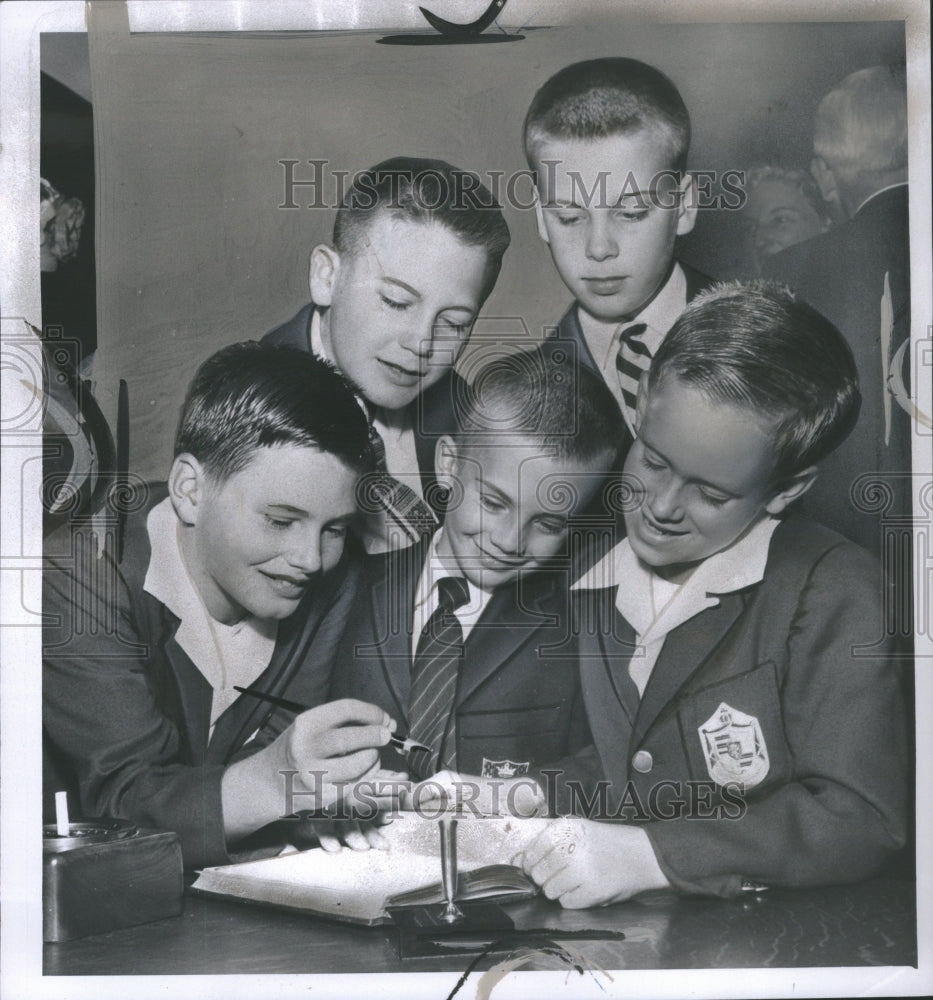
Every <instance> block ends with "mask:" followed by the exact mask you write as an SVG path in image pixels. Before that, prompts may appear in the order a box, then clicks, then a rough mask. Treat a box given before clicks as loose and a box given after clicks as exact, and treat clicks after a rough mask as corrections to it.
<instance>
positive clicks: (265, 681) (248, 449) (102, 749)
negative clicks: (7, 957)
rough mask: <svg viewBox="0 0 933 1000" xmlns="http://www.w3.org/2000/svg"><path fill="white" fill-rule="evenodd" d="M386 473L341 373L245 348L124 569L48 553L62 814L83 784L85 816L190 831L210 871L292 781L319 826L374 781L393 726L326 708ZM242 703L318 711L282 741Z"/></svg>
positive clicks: (53, 762)
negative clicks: (374, 483)
mask: <svg viewBox="0 0 933 1000" xmlns="http://www.w3.org/2000/svg"><path fill="white" fill-rule="evenodd" d="M371 462H372V456H371V450H370V444H369V434H368V427H367V423H366V418H365V415H364V414H363V412H362V410H361V408H360V406H359V404H358V401H357V399H356V397H355V395H354V393H353V390H352V388H351V387H350V386H349V385H348V384H347V383H346V382H345V381H344V379H343V378H342V377H341V376H339V375H338V374H337V373H336V372H335V371H334V370H333V369H332V368H331V367H330V366H328V365H327V364H325V363H324V362H322V361H319V360H318V359H316V358H313V357H311V356H309V355H308V354H306V353H303V352H300V351H297V350H294V349H292V348H267V347H261V346H260V345H259V344H256V343H246V344H236V345H233V346H231V347H228V348H225V349H224V350H222V351H219V352H218V353H217V354H215V355H213V356H212V357H211V358H210V359H208V361H206V362H205V363H204V364H203V365H202V366H201V368H200V369H199V370H198V373H197V375H196V376H195V379H194V381H193V382H192V384H191V387H190V389H189V391H188V394H187V397H186V400H185V404H184V407H183V410H182V415H181V420H180V422H179V428H178V433H177V436H176V440H175V459H174V461H173V463H172V468H171V472H170V474H169V478H168V484H167V494H168V495H167V496H166V490H165V488H162V487H156V488H154V489H152V490H147V491H145V493H144V496H143V500H144V503H143V504H141V505H140V506H141V509H138V510H135V511H133V512H131V513H130V514H129V515H128V516H127V523H126V531H125V538H124V543H123V547H122V552H118V551H116V550H115V548H114V547H113V546H112V545H109V544H108V545H107V547H106V548H105V549H104V551H103V552H101V553H100V554H98V553H97V546H96V543H95V539H94V535H93V528H94V526H92V525H87V524H82V523H75V524H74V525H73V526H71V528H70V530H66V531H63V532H61V534H60V535H58V536H53V537H52V538H50V539H49V540H48V541H47V544H46V569H45V574H44V591H43V611H44V613H45V615H46V616H47V625H46V628H45V631H44V635H43V640H44V652H43V671H44V672H43V712H44V715H43V722H44V738H45V744H46V748H45V749H46V765H47V773H46V797H47V799H48V798H49V797H50V796H51V793H52V792H53V791H55V790H56V789H58V788H60V787H63V785H64V787H67V786H68V785H71V786H72V791H73V796H74V797H73V800H72V810H73V812H75V813H79V814H80V815H83V816H106V817H123V818H127V819H131V820H133V821H134V822H135V823H136V824H137V825H139V826H145V827H153V828H156V829H163V830H174V831H175V832H177V833H178V835H179V839H180V841H181V846H182V852H183V856H184V861H185V864H186V865H188V866H202V865H211V864H221V863H224V862H226V861H228V860H229V856H228V852H229V851H232V850H234V849H237V850H241V849H243V848H244V847H245V846H246V842H245V841H244V838H246V837H247V836H248V835H250V834H252V833H254V832H256V831H258V830H260V829H261V828H263V827H265V826H267V825H268V824H269V823H272V822H273V821H274V820H277V819H280V818H281V817H282V815H283V813H284V812H285V811H287V810H286V808H285V806H286V802H287V801H288V799H287V796H286V787H285V778H284V775H285V774H287V773H293V774H294V784H293V785H292V787H291V789H290V790H291V791H292V793H293V796H292V797H293V798H294V799H295V800H296V801H297V802H298V803H299V805H300V806H301V807H302V808H307V809H311V808H315V807H320V806H324V805H328V804H330V803H332V802H333V801H334V799H335V798H336V797H337V789H336V787H335V785H334V782H337V781H343V780H353V779H356V778H358V777H360V776H362V775H363V774H367V773H368V774H372V773H374V771H375V765H376V763H377V760H378V754H377V751H376V750H375V749H374V748H375V747H378V746H381V745H382V744H384V743H385V742H386V741H387V740H388V738H389V732H390V727H391V720H390V719H389V717H388V716H387V715H386V714H385V713H384V712H383V711H382V710H381V709H378V708H376V707H375V706H373V705H366V704H363V703H361V702H349V701H348V702H343V703H339V704H328V705H325V704H323V703H324V702H325V700H326V699H325V696H326V692H327V686H328V684H329V679H330V678H329V666H330V662H331V654H332V652H333V645H334V642H335V639H336V636H337V635H338V634H339V630H340V627H341V624H342V623H343V622H344V621H345V616H346V612H347V609H348V607H349V603H350V600H351V599H352V594H353V585H354V582H355V571H354V569H353V566H354V565H355V564H353V563H351V562H348V560H346V559H344V558H343V551H344V543H345V539H346V535H347V527H348V522H349V521H350V520H351V518H353V517H354V515H355V510H356V506H355V486H356V480H357V477H358V476H359V475H360V474H361V473H364V472H366V471H367V470H368V469H369V468H370V467H371ZM111 541H112V539H111ZM237 687H244V688H245V687H249V688H253V689H255V690H259V691H263V692H265V693H268V694H272V695H277V696H282V695H286V696H287V695H289V694H291V697H292V699H293V700H301V701H303V702H304V703H305V704H310V705H313V706H317V707H315V708H313V709H312V710H311V711H308V712H305V713H302V714H301V715H299V716H298V718H297V719H295V720H294V722H293V724H290V725H289V724H287V723H285V724H282V719H281V718H280V716H281V712H279V713H278V714H277V715H276V718H275V719H274V720H273V719H271V718H270V717H271V716H272V715H273V710H272V708H271V706H270V705H269V704H268V703H267V702H264V701H262V700H260V699H257V698H253V697H249V696H240V695H239V693H238V692H237V690H236V688H237ZM296 690H298V691H300V697H296V694H295V691H296ZM288 722H291V719H290V718H289V720H288ZM354 723H355V724H356V725H351V724H354ZM283 730H284V731H283ZM56 770H57V771H58V773H57V774H56V773H54V772H55V771H56ZM311 771H321V772H327V778H326V780H323V781H319V780H316V779H315V778H314V776H313V775H311V776H309V772H311Z"/></svg>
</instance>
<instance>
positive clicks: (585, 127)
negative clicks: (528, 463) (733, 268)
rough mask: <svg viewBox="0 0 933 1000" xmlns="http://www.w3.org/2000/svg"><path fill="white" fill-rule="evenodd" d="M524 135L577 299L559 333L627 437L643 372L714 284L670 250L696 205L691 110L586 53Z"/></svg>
mask: <svg viewBox="0 0 933 1000" xmlns="http://www.w3.org/2000/svg"><path fill="white" fill-rule="evenodd" d="M523 141H524V148H525V156H526V158H527V160H528V165H529V166H530V167H531V169H532V170H533V171H534V172H535V176H536V178H537V185H536V191H537V204H536V213H537V219H538V233H539V235H540V236H541V238H542V239H543V240H544V241H545V242H546V243H547V244H548V248H549V249H550V251H551V257H552V258H553V260H554V265H555V267H556V268H557V271H558V273H559V274H560V276H561V279H562V280H563V282H564V284H565V285H566V286H567V287H568V288H569V289H570V291H571V292H572V293H573V295H574V299H575V301H574V303H573V305H572V306H571V307H570V309H569V310H568V311H567V313H566V314H565V315H564V317H563V319H562V320H561V322H560V325H559V327H558V329H557V339H558V340H563V341H569V342H570V343H572V344H573V345H574V349H575V354H576V357H577V359H578V361H579V363H580V364H583V365H585V366H586V367H588V368H590V369H592V370H594V371H597V372H599V373H600V374H601V375H602V377H603V379H604V380H605V382H606V384H607V385H608V386H609V388H610V389H611V390H612V393H613V395H614V396H615V397H616V400H617V402H618V404H619V406H620V408H621V409H622V411H623V413H624V415H625V419H626V424H627V426H628V428H629V432H630V434H631V435H632V436H634V429H635V405H636V397H637V392H638V380H639V378H640V376H641V373H642V372H643V371H645V370H646V369H647V367H648V364H649V362H650V360H651V356H652V355H653V354H654V352H655V351H656V350H657V348H658V346H659V345H660V343H661V341H662V340H663V339H664V335H665V334H666V333H667V331H668V330H669V329H670V327H671V325H672V324H673V322H674V320H675V319H676V318H677V317H678V316H679V315H680V313H681V312H682V311H683V308H684V306H685V305H686V304H687V302H688V301H690V299H692V298H693V297H694V295H696V294H697V293H698V292H699V291H701V290H702V289H703V288H704V287H706V286H707V285H708V284H709V279H708V278H706V277H705V276H704V275H702V274H700V273H699V272H697V271H695V270H693V269H692V268H690V267H688V266H687V265H685V264H683V263H680V262H678V261H677V260H676V259H675V256H674V250H675V241H676V238H677V237H678V236H682V235H685V234H686V233H689V232H690V231H691V230H692V229H693V226H694V223H695V221H696V212H697V198H696V191H695V188H694V182H693V178H692V177H691V175H690V174H688V173H687V172H686V165H687V151H688V148H689V145H690V117H689V115H688V113H687V108H686V106H685V105H684V102H683V100H682V98H681V96H680V94H679V93H678V91H677V88H676V87H675V86H674V84H673V83H672V82H671V81H670V80H669V79H668V78H667V77H666V76H665V75H664V74H663V73H661V72H660V71H658V70H656V69H654V67H652V66H648V65H646V64H645V63H642V62H639V61H638V60H636V59H625V58H605V59H592V60H588V61H586V62H580V63H574V64H572V65H570V66H566V67H564V69H562V70H560V71H559V72H558V73H556V74H554V76H552V77H551V78H550V79H549V80H548V81H547V82H546V83H545V84H544V85H543V86H542V87H541V88H540V89H539V90H538V92H537V93H536V94H535V96H534V99H533V100H532V103H531V106H530V108H529V109H528V114H527V115H526V117H525V124H524V131H523ZM623 452H624V449H623Z"/></svg>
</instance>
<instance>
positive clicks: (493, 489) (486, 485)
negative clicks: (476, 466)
mask: <svg viewBox="0 0 933 1000" xmlns="http://www.w3.org/2000/svg"><path fill="white" fill-rule="evenodd" d="M479 481H480V485H481V486H482V488H483V489H484V490H489V492H490V493H495V494H496V496H498V497H499V499H500V500H502V501H504V502H505V503H507V504H510V505H511V503H512V497H511V496H510V495H509V494H508V493H506V492H505V491H504V490H501V489H500V488H499V487H498V486H496V484H495V483H491V482H490V481H489V480H488V479H486V478H485V476H483V474H482V472H481V473H480V476H479Z"/></svg>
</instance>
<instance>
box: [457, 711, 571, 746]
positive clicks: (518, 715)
mask: <svg viewBox="0 0 933 1000" xmlns="http://www.w3.org/2000/svg"><path fill="white" fill-rule="evenodd" d="M564 712H565V706H564V705H537V706H535V707H534V708H522V709H519V710H518V711H516V710H515V709H503V710H502V711H495V710H489V709H485V710H483V711H478V712H470V711H466V712H464V711H459V712H457V729H458V737H459V738H460V739H465V740H470V739H486V738H488V737H490V736H517V735H522V734H532V733H535V734H537V733H546V732H551V731H554V730H558V729H560V728H561V725H562V718H561V717H562V715H563V714H564Z"/></svg>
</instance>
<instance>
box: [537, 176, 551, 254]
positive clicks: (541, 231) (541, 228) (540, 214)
mask: <svg viewBox="0 0 933 1000" xmlns="http://www.w3.org/2000/svg"><path fill="white" fill-rule="evenodd" d="M534 192H535V222H536V223H537V225H538V235H539V236H540V237H541V239H542V240H544V242H545V243H550V242H551V241H550V239H549V238H548V234H547V226H545V224H544V209H543V208H542V207H541V195H540V194H539V193H538V188H537V186H536V187H535V189H534Z"/></svg>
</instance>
